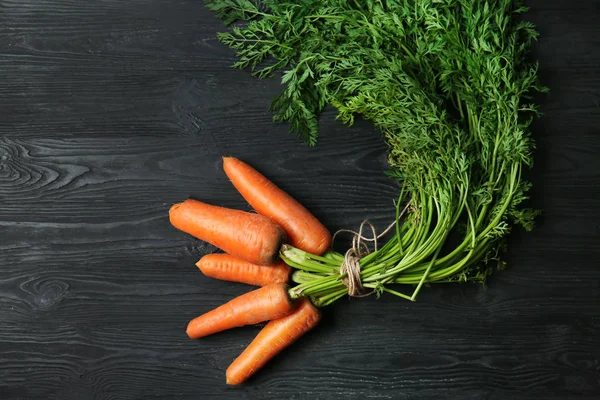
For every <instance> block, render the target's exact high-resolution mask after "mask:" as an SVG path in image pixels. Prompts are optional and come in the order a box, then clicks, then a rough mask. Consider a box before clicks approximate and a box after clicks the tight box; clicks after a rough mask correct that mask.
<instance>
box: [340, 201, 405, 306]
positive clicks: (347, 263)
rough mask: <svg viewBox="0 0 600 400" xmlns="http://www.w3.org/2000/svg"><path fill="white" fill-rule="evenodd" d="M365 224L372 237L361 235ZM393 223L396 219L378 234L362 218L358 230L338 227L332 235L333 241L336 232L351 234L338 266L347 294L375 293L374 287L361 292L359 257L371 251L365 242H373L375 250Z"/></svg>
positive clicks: (362, 287) (369, 223)
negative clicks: (347, 247)
mask: <svg viewBox="0 0 600 400" xmlns="http://www.w3.org/2000/svg"><path fill="white" fill-rule="evenodd" d="M409 204H410V203H407V204H406V206H405V207H404V209H403V210H402V212H401V213H400V215H399V216H398V219H400V218H401V217H402V215H403V214H404V213H405V212H406V211H407V209H408V207H409ZM365 225H366V226H368V227H369V228H371V232H373V237H366V236H364V235H363V229H364V228H365ZM395 225H396V221H394V222H392V223H391V224H390V225H389V226H388V227H387V228H386V229H385V230H384V231H383V232H381V233H380V234H379V235H378V234H377V231H376V230H375V227H374V226H373V224H372V223H371V222H370V221H369V220H364V221H363V222H362V223H361V224H360V228H359V229H358V232H356V231H353V230H351V229H340V230H339V231H337V232H336V233H335V234H334V235H333V239H332V240H333V241H335V237H336V236H337V235H338V233H342V232H346V233H351V234H352V235H353V236H352V247H351V248H349V249H348V251H346V254H344V261H343V262H342V265H341V266H340V275H341V276H342V283H343V284H344V286H346V287H347V288H348V295H349V296H351V297H366V296H370V295H372V294H373V293H375V289H373V290H371V291H370V292H368V293H363V291H364V286H363V284H362V281H361V278H360V259H361V258H363V257H364V256H366V255H368V254H370V253H371V250H370V249H369V245H368V244H367V242H373V248H374V251H377V240H379V239H381V238H382V237H383V236H385V235H386V234H387V233H388V232H389V231H390V229H392V228H393V227H394V226H395Z"/></svg>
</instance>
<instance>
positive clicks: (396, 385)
mask: <svg viewBox="0 0 600 400" xmlns="http://www.w3.org/2000/svg"><path fill="white" fill-rule="evenodd" d="M528 4H529V5H530V6H531V7H532V9H531V11H530V12H529V13H528V14H527V17H528V18H529V19H531V20H532V21H534V22H535V24H536V25H537V26H538V29H539V31H540V33H541V40H540V41H539V43H538V44H537V46H536V49H535V55H536V57H537V58H538V59H539V60H540V65H541V75H542V78H543V81H544V83H545V84H547V85H548V86H550V87H551V88H552V92H551V93H550V94H549V95H548V96H546V97H545V98H543V100H542V101H543V111H544V113H545V116H544V117H543V118H542V119H540V120H538V121H537V122H536V123H535V125H534V132H535V137H536V140H537V145H538V149H537V152H536V164H535V167H534V169H533V171H532V172H531V174H530V177H531V180H532V181H533V183H534V185H535V189H534V191H533V203H534V205H535V206H536V207H539V208H541V209H542V210H543V212H544V215H543V217H542V218H541V219H540V220H539V223H538V228H537V229H536V230H535V231H534V232H533V233H531V234H526V233H524V232H521V231H515V232H514V234H513V235H512V237H511V241H510V251H509V253H508V255H507V259H508V263H509V268H508V269H507V270H506V271H504V272H502V273H500V274H497V275H496V276H495V277H494V278H493V279H492V281H491V282H490V284H489V286H488V287H487V289H484V288H483V287H481V286H478V285H455V286H443V287H434V288H431V289H427V290H424V291H423V292H422V294H421V296H420V297H419V301H418V302H416V303H409V302H406V301H403V300H400V299H397V298H390V297H388V296H383V297H382V298H380V299H379V300H376V299H375V298H366V299H353V300H342V301H340V302H338V303H336V304H335V305H334V306H332V307H329V308H327V309H325V310H324V320H323V322H322V323H321V324H320V326H319V327H318V328H317V329H316V330H314V331H313V332H311V333H310V334H309V335H308V336H306V337H304V338H303V339H301V340H300V341H299V342H298V343H297V344H296V345H294V346H293V347H291V348H289V349H288V350H286V351H285V355H281V356H280V357H278V358H276V359H274V360H273V361H272V362H271V363H270V364H269V365H268V366H267V367H266V368H265V369H264V370H263V371H261V372H260V373H259V374H258V375H257V376H256V377H255V378H254V379H252V380H251V381H250V382H248V383H247V384H246V385H244V386H242V387H236V388H230V387H226V385H225V379H224V372H225V369H226V368H227V366H228V365H229V363H230V362H231V361H232V360H233V359H234V358H235V357H236V356H237V355H238V354H239V353H240V352H241V351H242V349H243V348H244V346H245V345H246V344H247V343H248V342H249V341H250V340H251V339H252V338H253V337H254V336H255V335H256V333H257V332H258V330H259V327H248V328H244V329H237V330H232V331H229V332H225V333H222V334H219V335H215V336H213V337H208V338H206V339H203V340H200V341H192V340H189V339H188V338H187V337H186V335H185V332H184V331H185V326H186V324H187V322H188V320H189V319H191V318H193V317H195V316H197V315H198V314H200V313H202V312H204V311H207V310H208V309H211V308H213V307H215V306H217V305H219V304H221V303H223V302H225V301H226V300H228V299H231V298H232V297H234V296H235V295H238V294H241V293H243V292H244V291H246V290H247V288H246V287H244V286H243V285H240V284H234V283H225V282H219V281H212V280H209V279H208V278H205V277H204V276H203V275H202V274H201V273H200V272H199V271H198V270H197V269H196V267H195V266H194V262H195V261H197V260H198V259H199V258H200V257H201V256H202V255H203V254H206V253H208V252H212V251H214V250H215V249H214V248H212V247H210V246H207V245H206V244H204V243H202V242H200V241H198V240H194V239H193V238H191V237H189V236H187V235H185V234H183V233H180V232H178V231H176V230H175V229H173V228H172V227H171V226H170V225H169V222H168V218H167V210H168V208H169V206H170V205H171V204H172V203H174V202H177V201H181V200H182V199H185V198H187V197H188V196H193V197H196V198H199V199H203V200H205V201H207V202H211V203H218V204H222V205H225V206H229V207H236V208H241V209H247V208H248V206H247V204H245V202H244V201H243V199H242V198H241V197H240V196H239V195H238V194H237V193H236V192H235V190H234V189H233V188H232V186H231V185H230V184H229V183H228V181H227V179H226V177H225V175H224V173H223V172H222V169H221V162H220V158H221V156H222V155H223V154H233V155H236V156H238V157H240V158H242V159H244V160H246V161H248V162H250V163H251V164H253V165H254V166H256V167H257V168H258V169H260V170H261V171H263V172H265V173H266V174H267V175H268V176H269V177H270V178H272V179H273V180H274V181H275V182H276V183H277V184H279V185H280V186H282V187H283V188H284V189H285V190H288V191H289V192H290V193H292V194H293V195H294V196H295V197H297V198H298V199H299V200H300V201H301V202H303V203H304V204H305V205H306V206H307V207H308V208H310V209H311V210H312V211H314V213H315V214H316V215H317V216H318V217H320V218H321V219H322V220H323V221H324V222H325V223H326V224H327V226H328V227H329V228H330V229H331V230H337V229H340V228H348V227H349V228H353V227H356V226H357V225H358V224H359V223H360V222H361V221H362V220H363V219H364V218H369V219H370V220H371V221H373V222H374V223H375V224H376V226H377V227H378V228H380V229H381V228H383V227H384V226H385V225H387V223H388V222H389V221H390V219H391V218H392V217H393V207H392V201H393V199H394V198H395V197H396V196H397V194H398V186H397V184H396V183H395V182H394V181H392V180H390V179H388V178H386V177H385V176H384V175H383V173H382V171H383V170H384V169H385V167H386V164H385V160H386V155H385V146H384V143H383V142H382V138H381V136H380V135H379V134H378V133H377V132H376V131H375V130H374V129H373V128H372V127H371V126H370V125H369V124H366V123H360V124H358V125H356V126H355V127H353V128H351V129H348V128H347V127H345V126H342V125H341V124H340V123H338V122H336V121H335V120H334V114H333V112H331V111H328V112H327V113H326V114H325V115H324V116H323V118H322V139H321V141H320V143H319V145H318V146H317V147H316V148H308V147H306V146H305V145H304V144H303V143H302V142H300V141H299V140H297V139H296V138H295V137H293V136H291V135H289V134H287V133H286V130H287V127H286V126H283V125H278V124H275V123H273V122H272V121H271V114H270V113H269V112H268V110H267V108H268V105H269V103H270V100H271V98H272V97H273V96H274V95H276V94H277V93H278V91H279V89H280V85H279V83H278V82H277V81H276V80H270V81H259V80H257V79H254V78H252V77H251V76H250V75H249V74H248V73H246V72H242V71H234V70H232V69H231V68H230V65H231V64H232V62H233V61H234V59H235V58H234V56H233V54H232V52H231V51H230V50H229V49H227V48H225V47H224V46H223V45H221V44H220V43H219V42H217V40H216V39H215V33H216V32H217V31H219V30H222V29H223V27H222V25H221V22H220V21H218V20H216V19H215V18H214V16H213V15H212V14H211V13H209V12H208V11H207V10H206V9H205V8H204V7H203V4H202V2H201V1H200V0H129V1H118V0H104V1H101V0H89V1H80V0H35V1H34V0H0V399H2V400H16V399H28V400H29V399H60V400H69V399H73V400H88V399H201V398H273V399H287V398H294V399H317V398H320V399H330V398H340V399H363V398H375V399H379V398H395V399H396V398H399V399H404V398H406V399H409V398H414V399H427V398H431V399H570V398H577V399H580V398H581V399H598V398H600V338H599V336H600V329H599V328H600V316H599V313H600V264H599V255H600V248H599V244H600V242H599V240H598V239H599V238H600V235H599V232H600V179H599V178H600V24H599V23H598V20H599V18H600V3H598V2H596V1H575V0H568V1H567V0H564V1H551V2H548V1H543V0H530V1H528Z"/></svg>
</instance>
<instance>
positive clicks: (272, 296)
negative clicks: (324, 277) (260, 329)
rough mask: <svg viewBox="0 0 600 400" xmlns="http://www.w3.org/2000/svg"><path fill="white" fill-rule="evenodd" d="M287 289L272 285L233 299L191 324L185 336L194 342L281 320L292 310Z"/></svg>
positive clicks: (281, 285)
mask: <svg viewBox="0 0 600 400" xmlns="http://www.w3.org/2000/svg"><path fill="white" fill-rule="evenodd" d="M288 289H289V287H288V285H286V284H285V283H272V284H270V285H267V286H263V287H261V288H260V289H256V290H253V291H252V292H248V293H246V294H243V295H241V296H239V297H236V298H235V299H233V300H231V301H229V302H227V303H225V304H223V305H222V306H219V307H217V308H215V309H214V310H212V311H209V312H207V313H206V314H203V315H201V316H199V317H198V318H195V319H193V320H192V321H190V323H189V324H188V326H187V330H186V333H187V334H188V336H189V337H190V338H192V339H197V338H201V337H203V336H208V335H212V334H213V333H217V332H221V331H224V330H227V329H231V328H236V327H239V326H244V325H254V324H258V323H259V322H264V321H269V320H272V319H277V318H279V317H282V316H284V315H286V314H288V313H289V312H291V311H292V310H293V309H294V303H293V302H292V300H291V299H290V297H289V295H288Z"/></svg>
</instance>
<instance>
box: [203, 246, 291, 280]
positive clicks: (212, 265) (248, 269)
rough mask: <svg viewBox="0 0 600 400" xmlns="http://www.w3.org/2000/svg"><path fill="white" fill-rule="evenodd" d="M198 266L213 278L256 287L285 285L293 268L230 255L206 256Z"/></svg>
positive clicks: (281, 263) (283, 264)
mask: <svg viewBox="0 0 600 400" xmlns="http://www.w3.org/2000/svg"><path fill="white" fill-rule="evenodd" d="M196 266H197V267H198V268H200V271H202V272H203V273H204V275H206V276H209V277H211V278H215V279H221V280H224V281H232V282H241V283H247V284H249V285H256V286H265V285H269V284H271V283H285V282H287V281H288V279H289V276H290V271H291V267H290V266H289V265H287V264H286V263H284V262H283V261H279V262H278V263H277V264H275V265H257V264H252V263H250V262H248V261H246V260H242V259H241V258H237V257H234V256H232V255H229V254H208V255H205V256H204V257H202V258H201V259H200V261H198V262H197V263H196Z"/></svg>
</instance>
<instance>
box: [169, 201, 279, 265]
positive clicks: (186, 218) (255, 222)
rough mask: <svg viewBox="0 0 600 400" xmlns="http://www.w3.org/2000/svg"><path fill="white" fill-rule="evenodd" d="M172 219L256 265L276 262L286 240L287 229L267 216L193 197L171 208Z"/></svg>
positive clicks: (179, 227) (187, 230) (186, 230)
mask: <svg viewBox="0 0 600 400" xmlns="http://www.w3.org/2000/svg"><path fill="white" fill-rule="evenodd" d="M169 218H170V220H171V224H173V226H174V227H175V228H177V229H180V230H182V231H184V232H186V233H189V234H191V235H193V236H195V237H197V238H198V239H201V240H204V241H206V242H209V243H210V244H212V245H214V246H217V247H218V248H220V249H222V250H224V251H225V252H227V253H229V254H231V255H233V256H236V257H239V258H243V259H245V260H248V261H250V262H251V263H254V264H260V265H272V264H274V263H275V262H276V261H277V258H278V256H279V248H280V247H281V245H282V244H283V242H284V241H285V232H284V231H283V230H282V229H281V227H279V226H278V225H277V224H275V223H274V222H273V221H271V220H270V219H269V218H267V217H265V216H262V215H258V214H254V213H249V212H245V211H239V210H232V209H229V208H224V207H218V206H212V205H209V204H206V203H202V202H200V201H196V200H191V199H190V200H186V201H185V202H183V203H179V204H175V205H174V206H173V207H171V210H169Z"/></svg>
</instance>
